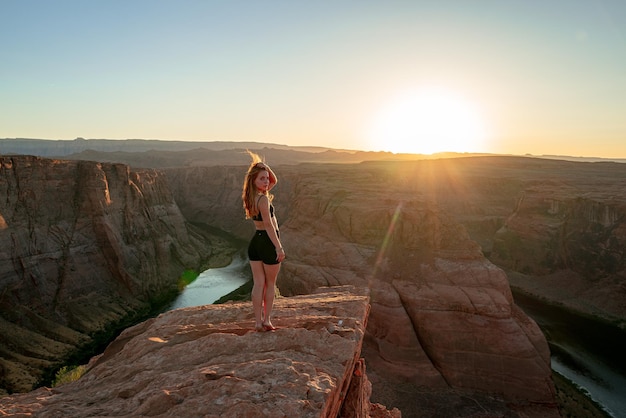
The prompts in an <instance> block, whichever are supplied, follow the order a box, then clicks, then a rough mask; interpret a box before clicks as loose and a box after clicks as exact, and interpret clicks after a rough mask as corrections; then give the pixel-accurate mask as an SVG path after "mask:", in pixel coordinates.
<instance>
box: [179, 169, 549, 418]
mask: <svg viewBox="0 0 626 418" xmlns="http://www.w3.org/2000/svg"><path fill="white" fill-rule="evenodd" d="M413 168H414V167H413V166H409V168H407V172H406V173H404V172H403V171H401V170H400V168H398V167H397V164H393V165H386V164H382V165H379V164H362V165H356V166H347V165H345V166H342V165H318V164H315V165H313V164H312V165H300V166H295V167H289V166H281V167H280V168H277V171H278V172H279V173H280V174H279V186H278V188H277V189H275V190H276V196H277V197H276V199H275V203H276V213H277V216H278V219H279V222H281V240H282V242H283V244H284V246H285V248H287V261H286V262H285V263H284V264H283V267H282V270H281V275H280V277H279V282H278V286H279V288H280V291H281V293H282V294H285V295H295V294H306V293H309V292H311V291H313V290H314V289H315V288H317V287H320V286H335V285H346V284H350V285H354V286H357V287H367V288H369V289H370V291H371V305H372V311H371V314H370V321H369V324H368V328H367V336H366V344H365V347H364V353H365V355H364V357H365V359H366V361H367V363H368V376H369V378H370V379H371V380H372V382H373V383H374V388H373V397H374V399H379V400H380V401H381V403H384V404H386V405H393V406H397V407H399V408H400V409H401V410H402V411H403V414H405V415H407V416H428V413H426V414H425V415H419V414H420V413H419V411H420V407H421V405H423V404H431V405H432V404H435V403H439V404H438V405H439V406H436V407H434V408H433V409H432V413H433V414H434V416H437V415H440V414H441V411H443V410H445V408H447V404H449V402H450V399H451V397H457V396H461V397H462V395H458V393H459V391H462V392H464V393H465V395H466V396H469V397H473V399H476V394H489V395H490V396H492V397H495V398H498V399H502V400H504V402H506V403H507V404H508V406H504V407H503V408H502V409H500V410H499V411H498V412H497V413H504V414H512V415H511V416H517V415H515V414H518V413H519V414H520V415H519V416H524V414H527V413H531V412H530V410H532V409H534V408H535V406H536V405H539V407H538V409H540V410H541V412H540V413H541V414H542V415H543V416H558V411H557V408H556V405H555V398H554V386H553V383H552V381H551V369H550V355H549V349H548V345H547V342H546V340H545V337H544V336H543V334H542V333H541V331H540V330H539V328H538V326H537V325H536V323H535V322H534V321H532V320H531V319H529V318H528V317H527V316H526V315H525V314H524V313H523V312H522V311H521V310H520V309H519V308H517V307H516V306H515V304H514V302H513V299H512V295H511V291H510V288H509V286H508V282H507V277H506V274H505V273H504V271H503V270H502V269H500V268H498V267H496V266H495V265H494V264H492V263H491V262H490V261H489V260H487V259H486V258H485V257H484V255H483V253H482V252H481V248H480V246H479V245H478V244H477V243H476V241H474V240H472V239H471V238H470V236H469V235H468V233H467V231H466V229H465V228H464V227H463V226H462V225H460V224H459V223H458V222H457V221H456V220H455V219H454V218H452V217H451V216H450V215H449V214H448V213H446V212H445V211H444V210H442V208H441V206H439V202H437V201H436V200H435V199H433V198H432V196H431V195H430V192H432V190H429V189H428V188H426V186H424V187H425V188H426V189H425V190H420V189H418V188H416V187H409V186H412V184H411V182H410V181H408V180H406V179H404V178H403V177H402V176H401V175H404V174H406V175H407V176H409V177H410V176H411V172H410V170H411V169H413ZM195 170H196V173H201V172H202V171H203V170H212V168H198V169H195ZM229 172H230V171H229ZM168 174H169V171H168ZM179 174H180V173H179ZM431 174H432V173H431ZM411 178H414V179H415V180H414V182H417V183H419V182H424V183H427V182H428V181H429V180H428V179H429V177H427V176H425V175H424V174H423V173H420V174H419V176H416V177H411ZM433 181H434V180H433ZM188 183H191V184H194V183H197V182H188ZM407 184H408V185H409V186H407ZM181 187H184V186H181ZM430 187H433V188H436V187H435V186H434V185H432V184H431V185H430ZM210 189H212V188H208V190H210ZM196 191H197V192H198V193H200V191H199V190H197V188H196ZM179 192H182V190H181V189H179ZM205 193H207V192H205ZM194 196H196V197H195V198H194V199H191V200H188V201H187V202H186V204H185V205H183V207H185V206H186V205H191V207H195V205H200V204H201V203H200V200H201V199H202V200H205V201H206V200H211V199H209V198H207V197H206V196H205V197H203V198H201V197H200V196H198V195H194ZM233 200H234V199H233ZM239 204H240V203H239ZM183 210H185V211H188V213H191V212H194V210H191V209H190V208H189V207H187V208H186V209H183ZM237 210H238V208H236V207H235V205H233V207H232V212H234V211H237ZM196 213H197V212H196ZM196 220H197V221H200V222H201V220H200V219H197V218H196ZM233 230H234V231H235V230H236V231H239V229H236V228H235V227H233ZM406 384H408V385H409V386H410V387H409V388H408V389H406V390H405V391H404V392H403V393H404V395H405V396H403V397H395V398H394V401H393V402H397V403H386V401H387V400H389V399H391V398H389V397H385V396H384V395H383V393H385V392H386V391H393V389H392V388H393V387H397V386H401V385H406ZM425 388H427V390H428V391H430V395H423V394H422V393H423V391H424V390H425ZM443 394H447V397H446V396H443ZM418 395H419V396H418ZM377 396H380V397H379V398H377ZM399 398H400V399H399ZM529 405H534V406H529ZM474 407H475V405H474ZM499 407H500V406H498V407H497V408H499ZM525 408H526V409H525ZM502 411H506V412H502ZM512 411H516V412H512ZM533 412H536V411H533ZM454 413H455V416H472V414H474V413H476V411H474V410H472V409H471V408H469V407H468V405H460V406H459V408H458V409H456V410H455V411H454ZM494 413H496V412H494ZM411 414H413V415H411Z"/></svg>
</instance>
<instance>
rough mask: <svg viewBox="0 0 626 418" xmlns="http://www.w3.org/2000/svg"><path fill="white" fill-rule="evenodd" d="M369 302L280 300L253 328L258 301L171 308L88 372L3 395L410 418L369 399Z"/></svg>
mask: <svg viewBox="0 0 626 418" xmlns="http://www.w3.org/2000/svg"><path fill="white" fill-rule="evenodd" d="M368 300H369V298H368V296H367V295H366V294H365V293H363V292H359V291H357V290H355V289H351V288H335V289H324V290H323V291H321V292H319V293H317V294H312V295H306V296H298V297H292V298H279V299H277V300H276V304H275V307H274V312H275V315H274V324H275V325H277V326H278V329H277V330H276V331H273V332H254V331H253V324H254V319H253V316H252V306H251V305H250V303H230V304H225V305H207V306H200V307H193V308H183V309H178V310H175V311H170V312H167V313H164V314H162V315H160V316H159V317H157V318H154V319H151V320H148V321H146V322H143V323H141V324H139V325H136V326H134V327H131V328H128V329H126V330H125V331H124V332H123V333H122V334H121V335H120V336H119V337H118V338H117V339H116V340H115V341H113V342H112V343H111V344H110V345H109V346H108V347H107V349H106V350H105V352H104V353H103V354H102V355H100V356H98V357H96V358H94V359H92V361H91V362H90V364H89V367H88V371H87V372H86V374H85V375H83V376H82V377H81V378H80V379H79V380H77V381H75V382H72V383H68V384H65V385H62V386H59V387H56V388H52V389H48V388H41V389H38V390H36V391H33V392H30V393H27V394H20V395H14V396H10V397H5V398H0V413H3V414H8V415H10V416H12V415H14V416H17V415H21V416H25V415H29V416H31V415H32V416H48V417H56V416H58V417H61V416H63V417H88V416H124V417H131V416H132V417H136V416H160V417H198V416H202V417H272V418H276V417H290V418H291V417H303V418H304V417H316V418H317V417H324V418H335V417H346V418H347V417H355V418H356V417H359V418H365V417H376V418H400V416H401V414H400V412H399V411H398V410H391V411H388V410H387V409H386V408H385V407H383V406H381V405H372V404H371V403H370V401H369V392H370V390H371V385H370V383H369V382H368V380H367V374H366V373H365V368H364V363H363V360H362V359H361V346H362V344H363V337H364V334H365V327H366V323H367V317H368V313H369V304H368Z"/></svg>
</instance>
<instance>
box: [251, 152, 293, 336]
mask: <svg viewBox="0 0 626 418" xmlns="http://www.w3.org/2000/svg"><path fill="white" fill-rule="evenodd" d="M248 154H250V157H252V163H251V164H250V167H249V168H248V173H247V174H246V179H245V181H244V183H243V193H242V194H241V198H242V199H243V207H244V209H245V211H246V219H252V220H253V221H254V227H255V228H256V232H255V234H254V236H253V237H252V240H251V241H250V245H249V246H248V258H249V259H250V267H251V269H252V278H253V280H254V286H253V288H252V307H253V310H254V319H255V325H254V329H255V330H256V331H273V330H275V329H276V328H275V327H274V325H272V321H271V314H272V305H273V304H274V287H275V285H276V277H277V276H278V271H279V270H280V263H281V262H282V261H283V260H284V259H285V250H284V249H283V246H282V245H281V243H280V238H279V233H278V221H277V220H276V217H275V216H274V206H273V205H272V199H273V198H274V196H273V195H271V194H270V190H272V188H273V187H274V186H276V183H277V182H278V179H277V178H276V175H275V174H274V172H273V171H272V169H271V168H270V167H269V166H268V165H267V164H265V163H264V162H262V160H261V158H260V157H259V156H258V155H257V154H255V153H253V152H250V151H248Z"/></svg>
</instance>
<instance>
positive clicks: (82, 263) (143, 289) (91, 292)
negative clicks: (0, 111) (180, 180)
mask: <svg viewBox="0 0 626 418" xmlns="http://www.w3.org/2000/svg"><path fill="white" fill-rule="evenodd" d="M0 196H2V199H0V335H2V338H1V340H0V354H1V356H0V388H4V389H7V390H8V391H9V392H12V391H26V390H30V389H32V387H33V385H35V384H36V383H37V382H38V381H39V379H41V378H42V375H43V373H44V371H45V370H47V369H51V368H54V367H55V366H57V365H61V364H63V362H64V361H66V360H67V358H68V357H69V356H72V355H74V354H75V353H76V352H77V350H78V349H80V348H81V347H84V346H86V345H88V344H90V343H91V342H92V341H93V339H92V337H93V336H94V335H96V334H98V333H104V334H106V333H107V332H110V331H107V330H109V329H110V328H114V327H115V326H116V325H117V326H119V325H120V324H122V323H123V322H124V321H126V320H127V319H129V318H137V317H142V316H144V317H145V315H147V314H148V312H149V310H150V309H151V306H152V305H153V304H154V303H156V302H158V301H159V300H160V299H163V298H164V297H165V296H166V295H172V294H173V293H175V292H176V291H177V282H178V279H179V277H180V275H181V274H182V272H183V271H184V269H187V268H189V269H194V268H198V267H199V266H200V265H201V264H202V263H203V261H204V260H206V259H207V258H208V257H209V256H210V254H211V248H210V243H209V242H208V240H207V239H205V238H204V237H200V236H199V235H198V234H197V233H195V232H194V231H193V230H192V229H191V228H190V227H189V225H188V224H187V223H186V221H185V219H184V218H183V216H182V215H181V213H180V210H179V209H178V206H177V205H176V203H175V201H174V199H173V197H172V194H171V192H170V190H169V187H168V184H167V183H166V181H165V179H164V177H163V175H162V174H160V173H158V172H157V171H155V170H143V171H131V170H130V169H129V168H128V166H125V165H121V164H101V163H96V162H89V161H59V160H51V159H42V158H37V157H28V156H14V157H0Z"/></svg>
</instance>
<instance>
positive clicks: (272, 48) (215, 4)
mask: <svg viewBox="0 0 626 418" xmlns="http://www.w3.org/2000/svg"><path fill="white" fill-rule="evenodd" d="M0 16H1V17H2V24H0V51H1V57H2V59H1V63H0V138H13V137H30V138H47V139H73V138H76V137H84V138H110V139H126V138H146V139H148V138H149V139H174V140H203V141H213V140H232V141H244V140H245V141H263V142H274V143H280V144H287V145H319V146H328V147H334V148H347V149H372V150H377V149H391V150H399V149H400V148H399V147H398V146H397V142H398V141H400V139H398V138H396V137H394V135H396V136H402V133H403V134H404V136H403V139H402V140H403V141H409V142H411V141H412V142H413V143H414V144H415V146H414V148H413V149H412V150H413V151H415V152H429V151H440V150H443V149H437V148H436V147H434V148H433V147H430V148H427V147H426V144H428V143H430V144H431V145H432V144H437V143H440V146H441V147H448V148H455V149H449V150H451V151H455V150H460V151H484V152H494V153H513V154H524V153H531V154H566V155H584V156H603V157H621V158H624V157H626V1H623V0H589V1H583V0H459V1H446V0H441V1H419V0H413V1H394V0H380V1H363V0H361V1H350V0H334V1H330V0H328V1H325V0H316V1H298V0H289V1H272V0H264V1H260V0H258V1H236V0H233V1H210V0H203V1H195V0H193V1H192V0H176V1H174V0H170V1H164V0H123V1H119V0H106V1H104V0H102V1H96V0H73V1H70V0H0ZM424 89H426V90H428V89H430V90H431V91H432V90H433V89H434V90H436V91H439V92H445V93H444V95H447V96H446V97H448V99H446V100H447V101H445V100H444V101H443V102H442V101H440V104H441V103H443V104H442V105H441V106H438V105H430V104H428V103H432V100H434V99H433V97H434V96H437V94H439V93H437V94H435V95H434V96H433V95H432V94H431V95H430V96H429V97H430V98H428V99H426V105H425V107H424V106H421V105H420V106H418V105H416V104H415V103H417V101H418V99H417V97H418V96H419V95H420V94H422V92H423V91H425V90H424ZM411 97H412V98H411ZM439 97H440V98H441V94H439ZM420 100H421V99H420ZM428 100H430V101H431V102H428ZM401 102H402V103H405V104H406V103H413V105H409V111H408V113H409V114H408V115H406V114H405V115H404V116H402V117H400V116H398V112H400V113H402V112H405V113H406V112H407V110H406V106H405V108H404V109H403V110H398V109H399V107H398V106H396V105H395V104H394V103H401ZM420 103H422V102H420ZM455 103H456V104H459V106H461V107H463V106H464V107H465V113H463V111H460V113H459V111H453V110H450V111H449V112H448V113H446V111H445V109H453V108H455V107H456V105H455ZM394 106H396V107H394ZM411 106H413V107H411ZM439 108H443V109H444V110H441V109H440V110H437V109H439ZM389 109H396V110H393V111H391V110H389ZM385 112H392V113H393V112H395V113H394V115H393V117H388V118H387V119H384V118H383V117H382V116H381V115H382V114H384V113H385ZM435 112H439V114H437V113H435ZM441 112H443V113H444V114H443V115H442V114H441ZM463 115H465V116H463ZM468 115H470V116H468ZM388 116H389V115H388ZM381 118H382V119H384V120H385V121H386V122H381ZM463 118H466V119H468V120H465V119H463ZM462 119H463V120H465V122H464V121H463V120H462ZM470 119H471V121H470ZM390 121H391V122H390ZM433 121H435V122H433ZM412 123H413V124H419V125H420V127H421V128H419V129H418V128H416V127H411V126H410V125H411V124H412ZM429 123H432V125H433V126H431V127H430V128H429V129H430V131H424V129H422V128H423V126H425V125H428V124H429ZM375 124H378V125H377V126H378V128H376V129H378V130H377V131H376V132H377V133H376V135H374V134H372V132H373V131H374V130H375V128H373V125H375ZM390 125H393V128H392V127H391V126H390ZM477 125H480V129H478V128H476V129H475V127H476V126H477ZM436 130H441V131H445V130H449V131H450V132H449V134H450V135H452V136H455V135H456V136H459V138H458V139H459V141H460V142H457V143H452V142H448V143H446V142H445V140H444V139H443V138H439V139H438V137H436V135H437V133H436V132H433V131H436ZM470 130H476V132H478V133H476V134H475V135H474V136H471V135H467V136H466V137H462V136H463V132H465V133H467V132H468V131H470ZM477 136H482V137H481V138H478V137H477ZM420 144H421V145H420Z"/></svg>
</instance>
